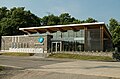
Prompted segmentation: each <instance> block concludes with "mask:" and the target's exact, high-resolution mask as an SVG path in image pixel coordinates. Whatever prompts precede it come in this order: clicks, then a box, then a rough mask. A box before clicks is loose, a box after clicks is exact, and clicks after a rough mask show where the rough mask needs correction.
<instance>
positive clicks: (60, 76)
mask: <svg viewBox="0 0 120 79" xmlns="http://www.w3.org/2000/svg"><path fill="white" fill-rule="evenodd" d="M0 64H1V65H8V66H13V67H16V68H22V69H23V70H22V71H20V73H18V74H14V76H13V77H12V79H114V78H120V62H97V61H81V60H69V59H49V58H36V57H7V56H0ZM6 72H7V73H8V71H6ZM11 72H12V73H14V71H11ZM15 73H16V71H15ZM10 74H11V73H10ZM112 77H114V78H112ZM5 79H6V78H5Z"/></svg>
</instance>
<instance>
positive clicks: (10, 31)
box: [0, 7, 40, 35]
mask: <svg viewBox="0 0 120 79" xmlns="http://www.w3.org/2000/svg"><path fill="white" fill-rule="evenodd" d="M0 11H1V12H2V13H4V14H2V13H1V14H2V16H3V17H2V18H0V35H18V34H21V32H20V31H19V28H20V27H22V28H24V27H37V26H40V20H39V18H38V17H37V16H35V15H34V14H32V13H31V12H30V11H26V10H25V8H24V7H18V8H16V7H14V8H12V9H10V10H7V9H6V8H0Z"/></svg>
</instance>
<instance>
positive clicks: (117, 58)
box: [113, 52, 120, 61]
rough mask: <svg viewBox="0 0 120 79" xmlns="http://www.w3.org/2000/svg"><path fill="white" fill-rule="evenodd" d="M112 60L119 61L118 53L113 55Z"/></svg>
mask: <svg viewBox="0 0 120 79" xmlns="http://www.w3.org/2000/svg"><path fill="white" fill-rule="evenodd" d="M113 58H114V59H116V60H117V61H120V53H118V52H115V53H113Z"/></svg>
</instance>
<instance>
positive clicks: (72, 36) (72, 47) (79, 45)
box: [51, 30, 84, 51]
mask: <svg viewBox="0 0 120 79" xmlns="http://www.w3.org/2000/svg"><path fill="white" fill-rule="evenodd" d="M51 35H53V38H52V41H54V42H57V41H61V42H62V50H61V51H83V50H84V30H79V31H73V30H68V31H66V32H61V31H57V32H55V33H51ZM54 46H55V45H54V44H53V47H54ZM53 51H55V49H53Z"/></svg>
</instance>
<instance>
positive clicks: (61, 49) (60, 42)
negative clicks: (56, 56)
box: [60, 42, 62, 52]
mask: <svg viewBox="0 0 120 79" xmlns="http://www.w3.org/2000/svg"><path fill="white" fill-rule="evenodd" d="M61 51H62V42H60V52H61Z"/></svg>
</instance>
